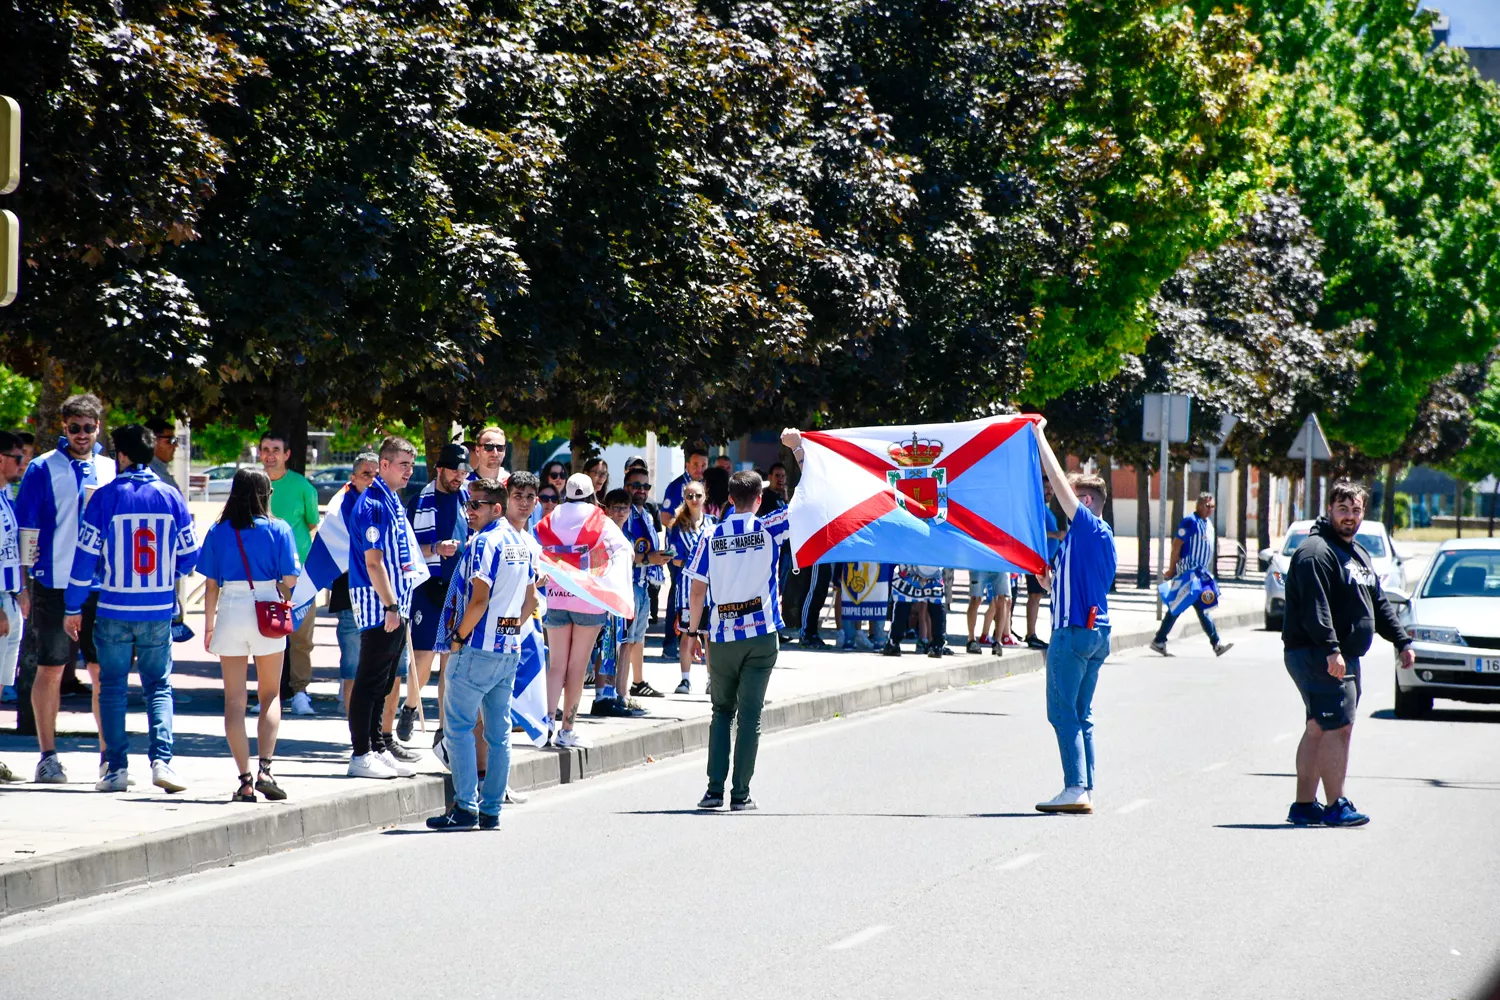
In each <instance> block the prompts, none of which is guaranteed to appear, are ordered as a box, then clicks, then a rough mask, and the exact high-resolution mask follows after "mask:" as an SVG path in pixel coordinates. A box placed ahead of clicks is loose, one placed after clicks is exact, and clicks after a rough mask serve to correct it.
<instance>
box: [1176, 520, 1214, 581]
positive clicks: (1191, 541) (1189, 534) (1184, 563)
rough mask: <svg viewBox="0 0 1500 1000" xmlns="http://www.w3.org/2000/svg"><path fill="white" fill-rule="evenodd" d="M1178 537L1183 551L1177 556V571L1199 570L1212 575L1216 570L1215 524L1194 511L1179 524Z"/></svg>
mask: <svg viewBox="0 0 1500 1000" xmlns="http://www.w3.org/2000/svg"><path fill="white" fill-rule="evenodd" d="M1177 538H1178V540H1179V541H1181V542H1182V552H1181V553H1180V554H1179V555H1178V557H1177V572H1179V573H1183V572H1186V571H1188V570H1199V571H1201V572H1204V573H1207V574H1209V575H1210V576H1212V575H1213V572H1214V549H1215V547H1216V546H1215V545H1214V542H1215V538H1214V525H1213V522H1212V521H1210V520H1208V519H1207V518H1204V517H1199V516H1198V512H1197V511H1194V512H1193V513H1191V514H1189V515H1188V516H1187V517H1185V518H1183V519H1182V523H1181V524H1179V525H1178V526H1177Z"/></svg>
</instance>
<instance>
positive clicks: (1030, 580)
mask: <svg viewBox="0 0 1500 1000" xmlns="http://www.w3.org/2000/svg"><path fill="white" fill-rule="evenodd" d="M1046 592H1047V588H1046V587H1043V586H1042V581H1041V580H1039V579H1037V575H1036V574H1035V573H1027V574H1026V593H1028V594H1045V593H1046Z"/></svg>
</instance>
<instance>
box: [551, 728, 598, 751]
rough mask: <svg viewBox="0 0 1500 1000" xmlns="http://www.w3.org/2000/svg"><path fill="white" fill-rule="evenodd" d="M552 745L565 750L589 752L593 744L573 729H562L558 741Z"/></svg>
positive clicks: (554, 741)
mask: <svg viewBox="0 0 1500 1000" xmlns="http://www.w3.org/2000/svg"><path fill="white" fill-rule="evenodd" d="M552 745H553V746H559V747H562V748H563V749H570V748H571V749H577V750H587V749H588V748H589V747H590V746H592V745H593V744H591V743H589V741H588V740H586V739H584V738H583V737H582V736H579V735H578V734H577V733H575V732H574V731H573V730H571V729H562V730H559V731H558V733H557V739H555V740H553V741H552Z"/></svg>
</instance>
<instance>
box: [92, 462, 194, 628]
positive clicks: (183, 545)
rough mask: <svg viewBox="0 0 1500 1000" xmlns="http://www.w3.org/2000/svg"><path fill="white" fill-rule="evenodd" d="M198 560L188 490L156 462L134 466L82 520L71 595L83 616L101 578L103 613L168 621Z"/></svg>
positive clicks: (100, 494)
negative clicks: (182, 581)
mask: <svg viewBox="0 0 1500 1000" xmlns="http://www.w3.org/2000/svg"><path fill="white" fill-rule="evenodd" d="M197 562H198V539H197V536H196V535H194V533H193V516H192V515H191V514H189V513H188V509H187V504H186V503H185V502H183V499H182V494H180V493H178V492H177V491H176V490H174V489H172V488H171V487H170V486H168V485H167V484H166V483H164V482H162V481H161V478H160V477H159V476H157V474H156V473H154V472H152V471H151V470H150V468H148V467H147V466H144V465H133V466H131V467H130V468H129V469H128V470H127V471H125V472H123V473H121V474H119V475H118V476H116V477H115V478H114V479H113V480H112V481H111V482H109V483H106V484H105V485H103V486H101V487H99V489H98V490H97V491H96V492H95V493H94V496H93V498H92V499H90V500H89V502H88V506H86V507H85V508H84V510H83V517H82V518H81V519H80V520H79V522H78V547H77V550H76V551H75V552H74V555H73V571H72V575H71V576H70V578H69V580H68V592H67V595H66V597H65V598H64V603H65V604H66V610H67V613H68V614H70V615H73V614H78V613H79V612H80V611H81V610H82V609H83V602H84V601H86V600H87V599H88V596H89V593H90V590H91V588H92V587H93V584H94V581H95V579H96V578H97V579H98V581H99V617H101V618H117V619H121V620H124V621H167V620H169V619H170V618H171V617H172V614H173V611H174V609H175V607H176V599H177V578H178V577H180V576H186V575H188V574H189V573H191V572H192V571H193V567H194V566H195V565H196V564H197Z"/></svg>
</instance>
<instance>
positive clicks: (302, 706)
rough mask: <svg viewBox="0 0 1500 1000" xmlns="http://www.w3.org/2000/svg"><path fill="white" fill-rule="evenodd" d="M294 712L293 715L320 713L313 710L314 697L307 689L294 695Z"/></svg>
mask: <svg viewBox="0 0 1500 1000" xmlns="http://www.w3.org/2000/svg"><path fill="white" fill-rule="evenodd" d="M292 714H293V715H317V714H318V713H316V712H314V711H313V707H312V699H311V698H309V697H308V696H307V692H306V691H298V692H297V693H296V694H294V695H292Z"/></svg>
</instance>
